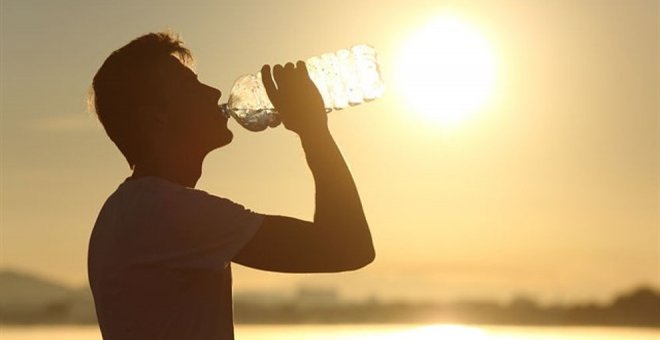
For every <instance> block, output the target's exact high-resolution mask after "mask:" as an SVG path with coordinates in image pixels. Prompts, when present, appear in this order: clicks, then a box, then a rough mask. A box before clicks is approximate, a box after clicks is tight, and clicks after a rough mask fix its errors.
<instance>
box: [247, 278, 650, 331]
mask: <svg viewBox="0 0 660 340" xmlns="http://www.w3.org/2000/svg"><path fill="white" fill-rule="evenodd" d="M235 318H236V320H237V322H242V323H342V324H344V323H418V322H419V323H460V324H501V325H548V326H549V325H599V326H637V327H660V292H658V291H655V290H653V289H650V288H638V289H636V290H634V291H633V292H631V293H627V294H623V295H621V296H619V297H618V298H616V299H615V300H614V301H613V302H612V303H610V304H607V305H597V304H579V305H564V306H546V307H542V306H540V305H539V304H537V303H536V302H535V301H534V300H531V299H523V298H521V299H516V300H514V301H512V302H511V303H508V304H498V303H492V302H457V303H445V304H432V303H429V304H411V303H405V302H400V303H379V302H377V301H371V302H367V303H353V304H348V303H344V304H335V305H325V306H314V305H305V306H300V305H297V304H296V303H295V301H291V302H288V303H282V304H275V305H269V306H263V305H259V304H256V303H241V302H237V303H236V304H235Z"/></svg>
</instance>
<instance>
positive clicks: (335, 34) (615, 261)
mask: <svg viewBox="0 0 660 340" xmlns="http://www.w3.org/2000/svg"><path fill="white" fill-rule="evenodd" d="M0 12H1V14H0V15H1V21H2V22H1V30H0V37H1V42H0V77H1V78H0V103H1V113H2V120H1V121H0V125H1V129H2V137H1V139H0V147H1V148H2V157H1V159H0V166H1V170H2V171H1V172H2V174H1V179H0V180H1V183H0V184H1V188H2V189H1V193H0V195H1V196H0V202H1V203H0V205H1V207H0V226H1V229H2V230H1V236H2V240H1V241H0V242H1V245H0V246H1V249H0V257H1V258H0V269H2V268H16V269H19V270H23V269H24V270H26V271H29V272H34V273H37V274H39V275H43V276H45V277H48V278H52V279H55V280H58V281H61V282H64V283H66V284H68V285H75V286H79V285H83V284H85V282H86V275H87V274H86V252H87V241H88V238H89V234H90V232H91V228H92V226H93V224H94V221H95V218H96V216H97V214H98V212H99V209H100V208H101V206H102V204H103V202H104V201H105V199H106V198H107V197H108V195H109V194H111V193H112V192H113V191H114V190H115V189H116V187H117V186H118V185H119V184H120V183H121V182H122V181H123V180H124V178H126V177H128V176H129V175H130V172H129V169H128V166H127V164H126V162H125V160H124V159H123V157H122V155H121V154H120V153H119V151H118V150H117V149H116V148H115V146H114V145H113V144H112V143H111V142H110V140H109V139H108V138H107V136H106V135H105V133H104V132H103V130H102V128H101V127H100V125H99V124H98V122H97V121H96V120H95V117H94V116H93V115H92V114H90V113H88V112H87V111H86V105H85V100H86V97H85V96H86V93H87V90H88V88H89V86H90V82H91V79H92V77H93V75H94V74H95V72H96V70H97V69H98V67H99V66H100V65H101V63H102V62H103V60H104V59H105V58H106V57H107V56H108V55H109V54H110V53H111V52H112V51H113V50H115V49H117V48H119V47H121V46H122V45H124V44H126V43H127V42H128V41H130V40H131V39H133V38H135V37H137V36H139V35H141V34H144V33H147V32H151V31H161V30H164V29H172V30H173V31H175V32H178V33H180V34H181V36H182V38H183V40H184V41H185V43H186V46H187V47H189V48H190V49H191V50H192V52H193V55H194V56H195V59H196V71H197V73H198V74H199V78H200V80H201V81H203V82H206V83H207V84H209V85H212V86H215V87H218V88H219V89H221V90H222V92H223V96H222V98H221V102H223V101H226V100H227V97H228V95H229V90H230V87H231V84H232V83H233V80H234V79H235V78H236V77H237V76H239V75H241V74H244V73H250V72H255V71H257V70H258V69H259V68H260V66H261V65H262V64H264V63H281V62H286V61H291V60H297V59H304V58H307V57H310V56H314V55H319V54H321V53H324V52H330V51H334V50H337V49H340V48H345V47H348V46H351V45H354V44H357V43H368V44H370V45H372V46H374V47H375V48H376V50H377V51H378V53H379V60H380V63H381V69H382V72H383V78H384V80H385V84H386V87H387V89H386V93H385V96H384V97H383V98H380V99H378V100H376V101H373V102H370V103H366V104H363V105H360V106H358V107H354V108H350V109H347V110H344V111H340V112H333V113H331V114H330V116H329V121H330V127H331V131H332V133H333V135H334V136H335V138H336V140H337V143H338V145H339V147H340V148H341V150H342V153H343V154H344V156H345V158H346V160H347V162H348V164H349V166H350V168H351V170H352V172H353V175H354V177H355V181H356V184H357V186H358V189H359V191H360V194H361V197H362V201H363V204H364V208H365V213H366V215H367V218H368V220H369V222H370V225H371V227H372V231H373V237H374V242H375V246H376V251H377V259H376V262H375V263H374V264H373V265H371V266H369V267H367V268H365V269H363V270H360V271H357V272H352V273H343V274H334V275H290V274H273V273H264V272H258V271H255V270H251V269H247V268H243V267H240V266H238V265H235V266H234V290H235V291H236V292H239V291H249V290H273V291H278V290H287V289H291V288H292V287H296V286H298V285H309V286H319V287H323V286H336V287H338V288H339V289H340V291H341V292H342V294H343V295H346V296H349V297H350V296H352V295H355V296H358V295H360V296H361V295H368V294H375V295H384V296H385V295H389V296H406V297H409V298H414V299H418V298H422V297H426V296H429V297H434V298H439V299H443V298H452V297H457V298H461V297H467V298H470V297H475V298H481V297H493V298H495V299H505V298H508V297H511V296H514V295H516V294H529V295H531V296H534V297H538V298H539V299H540V300H541V301H559V302H561V301H580V300H596V301H604V300H607V299H609V297H610V296H611V295H612V294H617V293H620V292H621V291H626V290H629V289H631V288H633V287H636V286H639V285H652V286H654V287H660V125H659V122H660V121H659V119H658V117H659V115H660V101H659V100H660V99H659V98H660V50H659V49H660V24H659V22H660V14H659V13H660V3H659V2H657V1H653V0H636V1H616V0H582V1H568V0H565V1H553V2H545V1H540V0H538V1H523V0H518V1H516V0H507V1H471V2H458V1H423V0H412V1H387V2H382V1H381V2H378V1H361V2H356V1H335V2H332V3H320V2H305V1H283V2H277V3H275V2H268V1H241V2H232V1H201V0H200V1H190V2H186V3H185V4H184V3H178V2H173V1H167V2H163V3H161V4H160V5H159V6H153V5H149V3H148V2H134V1H127V0H122V1H113V2H100V1H76V0H64V1H57V2H44V1H37V0H2V1H1V2H0ZM447 15H449V16H451V17H453V18H457V20H458V21H459V22H461V23H463V24H464V25H465V26H466V27H470V29H472V30H473V31H474V32H477V33H476V34H478V35H479V36H480V37H481V38H482V39H483V41H484V42H485V43H484V44H485V45H484V46H487V47H486V48H487V49H488V51H489V53H491V54H492V55H491V57H492V59H489V62H491V61H492V63H493V66H492V67H493V68H492V70H493V74H492V81H493V85H492V89H490V90H489V92H488V96H487V99H485V100H484V103H483V105H482V106H480V107H479V108H478V109H475V110H474V112H472V113H471V114H470V115H469V116H466V117H463V118H461V119H460V120H457V121H455V122H452V123H451V124H449V123H447V122H446V121H444V120H443V119H433V117H434V116H433V115H435V114H436V112H435V110H429V111H425V112H422V111H424V110H425V109H424V108H423V107H424V105H421V107H422V108H420V107H419V105H416V104H419V103H413V102H412V101H411V100H410V98H409V97H406V96H405V95H404V92H405V89H404V88H402V87H401V86H402V84H404V83H405V82H404V81H402V80H404V79H403V78H401V74H402V72H403V73H404V74H405V72H404V71H406V69H403V70H402V66H401V65H403V63H402V62H401V60H402V58H403V57H402V49H403V47H404V46H410V45H409V44H408V42H410V41H411V39H412V37H415V36H417V33H418V32H420V30H422V29H423V28H424V27H426V26H427V25H428V24H429V23H433V22H434V20H437V18H440V17H442V16H447ZM459 44H460V39H459ZM417 72H419V73H422V74H421V75H419V78H411V79H410V80H411V81H412V83H414V82H415V81H426V79H425V78H424V74H425V73H424V72H422V71H417ZM488 79H490V78H488ZM431 88H433V87H432V86H431ZM438 92H440V90H438ZM466 98H467V100H468V101H469V100H470V97H469V96H468V97H466ZM429 105H431V104H426V106H429ZM438 111H442V110H438ZM438 114H439V113H438ZM229 126H230V129H231V130H232V131H233V132H234V135H235V137H234V142H233V143H232V144H231V145H229V146H227V147H226V148H223V149H220V150H216V151H214V152H213V153H212V154H210V155H209V157H207V159H206V162H205V165H204V169H203V171H204V172H203V175H202V178H201V179H200V181H199V182H198V185H197V188H198V189H201V190H205V191H208V192H209V193H212V194H215V195H218V196H223V197H227V198H230V199H232V200H234V201H236V202H239V203H242V204H244V205H245V206H247V207H249V208H250V209H252V210H255V211H258V212H262V213H268V214H281V215H289V216H294V217H298V218H305V219H310V218H311V217H312V214H313V194H314V192H313V190H314V188H313V182H312V178H311V175H310V174H309V171H308V169H307V168H306V165H305V162H304V157H303V153H302V150H301V149H300V146H299V145H298V142H297V141H296V138H295V136H294V135H293V134H291V133H290V132H288V131H286V130H285V129H283V128H282V127H279V128H276V129H272V130H269V131H265V132H261V133H251V132H249V131H245V130H243V129H242V128H241V127H240V126H238V124H236V123H235V122H230V125H229ZM264 169H268V171H267V173H266V171H265V170H264Z"/></svg>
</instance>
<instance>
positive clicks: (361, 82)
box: [220, 45, 384, 131]
mask: <svg viewBox="0 0 660 340" xmlns="http://www.w3.org/2000/svg"><path fill="white" fill-rule="evenodd" d="M305 65H306V66H307V72H308V73H309V78H310V79H311V80H312V82H314V84H315V85H316V87H317V89H318V90H319V92H320V94H321V96H322V97H323V103H324V105H325V109H326V112H330V111H332V110H333V109H334V110H341V109H344V108H346V107H348V106H355V105H358V104H360V103H362V102H365V101H371V100H374V99H376V98H378V97H380V96H381V95H382V94H383V91H384V85H383V80H382V79H381V76H380V70H379V69H378V61H377V59H376V51H375V50H374V49H373V47H371V46H368V45H355V46H353V47H351V48H350V49H341V50H339V51H336V52H334V53H326V54H323V55H321V56H318V57H312V58H309V59H307V60H306V61H305ZM220 109H221V111H222V112H223V114H224V115H225V116H226V117H227V118H229V117H230V116H231V117H233V118H234V119H235V120H236V121H237V122H238V123H239V124H241V126H243V127H244V128H246V129H248V130H250V131H261V130H264V129H266V128H267V127H269V126H270V127H276V126H278V125H279V124H280V122H281V121H280V118H279V114H278V113H277V111H275V109H274V107H273V104H272V103H271V102H270V100H269V99H268V95H267V94H266V89H265V88H264V86H263V83H262V81H261V72H257V73H256V74H246V75H243V76H241V77H239V78H238V79H236V81H235V82H234V85H233V86H232V89H231V92H230V94H229V99H228V101H227V103H225V104H221V105H220Z"/></svg>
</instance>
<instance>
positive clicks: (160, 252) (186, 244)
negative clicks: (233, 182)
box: [138, 188, 264, 270]
mask: <svg viewBox="0 0 660 340" xmlns="http://www.w3.org/2000/svg"><path fill="white" fill-rule="evenodd" d="M162 198H163V199H162V200H160V202H161V204H159V205H158V206H157V207H155V209H154V210H152V215H151V221H149V223H148V225H149V226H148V228H143V229H142V230H150V232H148V233H149V234H150V235H143V236H144V237H139V238H138V239H142V240H143V241H144V245H146V246H147V247H148V248H149V250H146V249H145V251H144V252H141V253H142V254H143V255H145V256H144V257H142V258H141V259H140V262H142V263H143V264H146V265H156V266H164V267H172V268H177V269H207V270H208V269H211V270H223V269H224V268H225V267H226V266H227V265H228V264H229V262H230V261H231V260H232V258H233V257H234V256H235V255H236V254H237V253H238V252H239V251H240V250H241V248H242V247H243V246H244V245H245V244H246V243H247V242H249V241H250V239H251V238H252V237H253V236H254V234H255V233H256V232H257V230H258V229H259V227H260V226H261V223H262V222H263V219H264V215H261V214H258V213H255V212H253V211H251V210H249V209H246V208H245V207H243V206H242V205H240V204H238V203H235V202H232V201H231V200H228V199H225V198H221V197H217V196H214V195H210V194H208V193H206V192H204V191H200V190H195V189H190V188H185V189H184V188H182V189H181V190H177V191H176V193H175V194H172V195H167V196H166V197H162ZM153 222H156V223H153Z"/></svg>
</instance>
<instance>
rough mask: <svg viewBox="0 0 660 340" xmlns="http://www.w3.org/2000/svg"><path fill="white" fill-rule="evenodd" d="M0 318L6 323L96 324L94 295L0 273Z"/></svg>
mask: <svg viewBox="0 0 660 340" xmlns="http://www.w3.org/2000/svg"><path fill="white" fill-rule="evenodd" d="M0 318H1V319H2V320H3V322H5V323H20V324H24V323H94V322H96V315H95V312H94V302H93V299H92V295H91V292H90V291H89V289H87V288H83V289H71V288H68V287H66V286H63V285H61V284H58V283H56V282H53V281H49V280H46V279H43V278H40V277H38V276H35V275H31V274H27V273H23V272H18V271H14V270H4V271H0Z"/></svg>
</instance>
